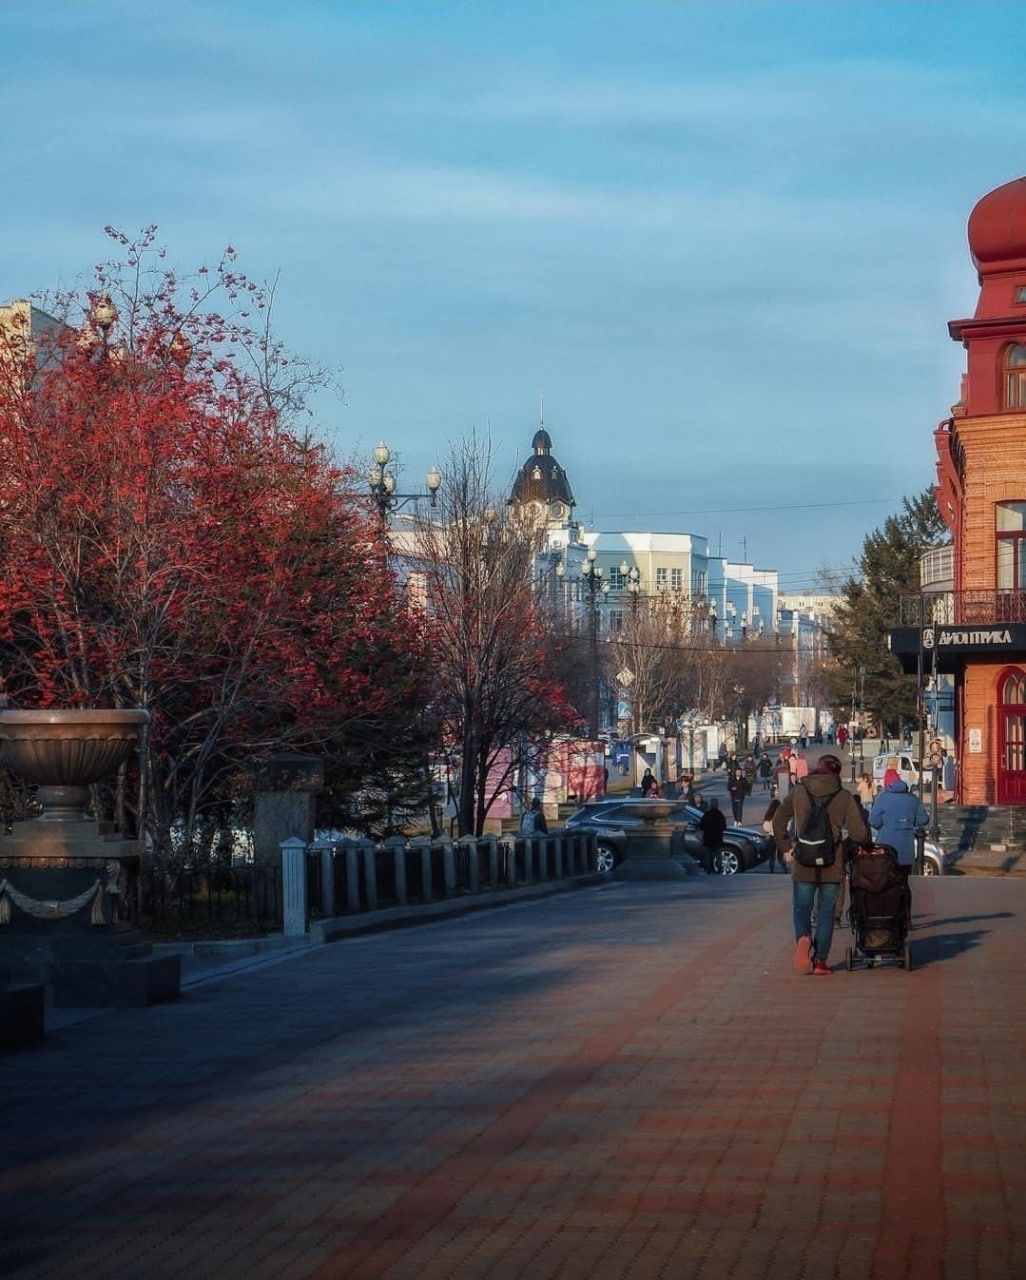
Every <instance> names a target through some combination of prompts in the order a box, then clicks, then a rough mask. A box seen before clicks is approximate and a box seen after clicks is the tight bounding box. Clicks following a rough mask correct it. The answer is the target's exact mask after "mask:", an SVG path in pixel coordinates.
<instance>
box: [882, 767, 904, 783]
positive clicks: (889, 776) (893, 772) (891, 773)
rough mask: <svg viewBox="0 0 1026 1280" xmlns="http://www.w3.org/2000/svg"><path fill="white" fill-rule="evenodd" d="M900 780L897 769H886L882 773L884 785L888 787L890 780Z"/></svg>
mask: <svg viewBox="0 0 1026 1280" xmlns="http://www.w3.org/2000/svg"><path fill="white" fill-rule="evenodd" d="M900 781H901V774H900V773H899V772H898V771H897V769H888V770H887V772H886V773H885V774H884V786H885V787H889V786H890V785H891V783H892V782H900Z"/></svg>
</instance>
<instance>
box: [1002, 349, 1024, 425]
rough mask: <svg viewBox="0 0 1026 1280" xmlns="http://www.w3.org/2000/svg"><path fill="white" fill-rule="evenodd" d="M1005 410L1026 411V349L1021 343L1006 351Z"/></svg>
mask: <svg viewBox="0 0 1026 1280" xmlns="http://www.w3.org/2000/svg"><path fill="white" fill-rule="evenodd" d="M1005 408H1006V409H1026V347H1024V346H1022V345H1021V344H1019V343H1017V344H1016V345H1015V346H1013V347H1008V348H1007V350H1006V351H1005Z"/></svg>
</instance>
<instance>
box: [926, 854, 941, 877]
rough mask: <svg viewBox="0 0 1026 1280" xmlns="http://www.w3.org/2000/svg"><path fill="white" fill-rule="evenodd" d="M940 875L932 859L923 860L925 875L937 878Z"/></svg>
mask: <svg viewBox="0 0 1026 1280" xmlns="http://www.w3.org/2000/svg"><path fill="white" fill-rule="evenodd" d="M938 874H939V872H938V870H937V864H936V862H934V861H933V859H932V858H923V875H924V876H935V875H938Z"/></svg>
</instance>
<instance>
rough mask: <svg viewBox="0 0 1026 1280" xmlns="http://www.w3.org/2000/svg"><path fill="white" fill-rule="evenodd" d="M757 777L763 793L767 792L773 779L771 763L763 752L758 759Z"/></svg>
mask: <svg viewBox="0 0 1026 1280" xmlns="http://www.w3.org/2000/svg"><path fill="white" fill-rule="evenodd" d="M759 777H760V778H761V779H762V789H763V791H768V790H769V789H770V783H771V781H772V779H773V762H772V760H770V758H769V756H768V755H767V754H766V752H765V751H764V752H763V753H762V755H761V756H760V757H759Z"/></svg>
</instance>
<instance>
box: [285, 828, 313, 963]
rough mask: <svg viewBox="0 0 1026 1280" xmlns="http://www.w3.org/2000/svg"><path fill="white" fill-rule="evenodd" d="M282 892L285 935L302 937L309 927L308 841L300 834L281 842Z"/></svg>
mask: <svg viewBox="0 0 1026 1280" xmlns="http://www.w3.org/2000/svg"><path fill="white" fill-rule="evenodd" d="M281 894H282V915H283V918H284V930H283V932H284V934H285V937H286V938H301V937H303V935H304V934H305V933H306V929H307V903H306V842H305V841H303V840H300V838H299V837H298V836H289V838H288V839H287V840H283V841H282V842H281Z"/></svg>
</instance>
